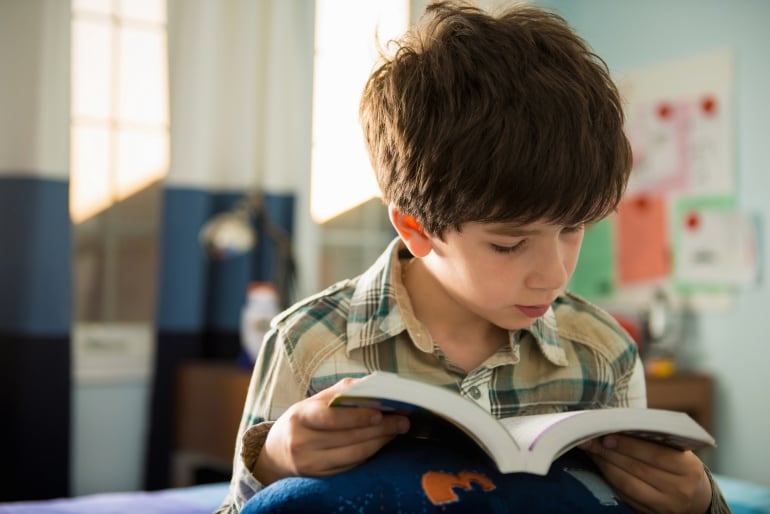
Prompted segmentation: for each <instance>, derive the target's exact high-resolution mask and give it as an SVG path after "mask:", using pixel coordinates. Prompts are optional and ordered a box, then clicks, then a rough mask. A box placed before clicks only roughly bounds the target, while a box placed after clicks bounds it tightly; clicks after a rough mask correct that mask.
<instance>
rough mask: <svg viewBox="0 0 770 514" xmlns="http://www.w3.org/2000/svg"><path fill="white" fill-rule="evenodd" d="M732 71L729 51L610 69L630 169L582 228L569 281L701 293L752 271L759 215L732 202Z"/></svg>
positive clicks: (602, 287) (607, 292)
mask: <svg viewBox="0 0 770 514" xmlns="http://www.w3.org/2000/svg"><path fill="white" fill-rule="evenodd" d="M733 77H734V73H733V58H732V54H731V53H730V52H727V51H720V52H715V53H710V54H707V55H702V56H697V57H694V58H689V59H684V60H680V61H676V62H670V63H665V64H662V65H657V66H654V67H648V68H644V69H639V70H633V71H630V72H627V73H624V74H622V75H621V76H619V77H617V82H618V86H619V88H620V91H621V95H622V96H623V98H624V102H625V106H626V135H627V136H628V139H629V141H630V143H631V147H632V150H633V155H634V159H633V170H632V172H631V178H630V181H629V185H628V189H627V191H626V195H625V196H624V199H623V201H622V202H621V204H620V205H619V207H618V210H617V212H616V213H614V214H613V215H611V216H610V217H608V218H606V219H605V220H602V221H601V222H599V223H597V224H595V225H593V226H591V227H589V228H588V229H587V230H586V234H585V239H584V243H583V250H582V252H581V256H580V260H579V262H578V266H577V269H576V271H575V274H574V276H573V279H572V281H571V283H570V289H571V290H573V291H574V292H576V293H578V294H581V295H583V296H585V297H587V298H588V299H590V300H594V301H599V302H601V301H607V300H611V299H613V298H623V297H624V296H628V294H629V293H630V292H633V294H632V295H631V296H634V295H635V296H636V297H639V292H640V291H641V292H642V293H641V296H642V297H644V294H645V292H649V291H652V290H655V289H660V288H661V287H665V288H666V289H668V290H669V291H673V292H675V293H676V294H679V295H687V296H698V297H700V298H701V300H702V299H703V298H709V297H716V295H719V296H720V297H721V298H724V295H725V294H730V293H731V292H733V291H734V290H736V289H737V288H739V287H742V286H745V285H747V284H751V283H753V282H755V281H756V280H757V277H758V274H759V270H758V262H759V259H758V248H757V246H758V245H757V237H756V234H757V233H758V232H757V230H758V229H757V220H756V219H754V218H753V217H751V216H749V215H748V214H747V213H744V212H742V211H741V209H740V207H739V206H738V205H737V201H736V183H737V174H736V169H735V156H734V140H735V135H734V134H735V132H734V124H733V121H734V118H733ZM701 303H703V302H701ZM706 303H707V302H706Z"/></svg>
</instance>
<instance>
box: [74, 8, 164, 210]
mask: <svg viewBox="0 0 770 514" xmlns="http://www.w3.org/2000/svg"><path fill="white" fill-rule="evenodd" d="M72 13H73V24H72V127H71V157H70V160H71V162H70V167H71V182H70V216H71V217H72V220H73V222H75V223H80V222H82V221H84V220H86V219H88V218H89V217H91V216H93V215H94V214H96V213H98V212H100V211H102V210H104V209H106V208H107V207H109V206H110V205H112V204H113V203H114V202H116V201H119V200H122V199H124V198H126V197H128V196H130V195H131V194H133V193H135V192H136V191H138V190H140V189H142V188H144V187H145V186H147V185H148V184H150V183H152V182H155V181H157V180H158V179H159V178H161V177H163V176H164V175H165V174H166V173H167V171H168V164H169V136H168V79H167V67H168V64H167V53H166V3H165V0H122V1H121V0H72Z"/></svg>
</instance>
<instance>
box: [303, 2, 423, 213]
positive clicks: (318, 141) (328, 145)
mask: <svg viewBox="0 0 770 514" xmlns="http://www.w3.org/2000/svg"><path fill="white" fill-rule="evenodd" d="M408 15H409V2H408V0H400V1H394V0H316V28H315V31H316V32H315V37H316V43H315V45H316V54H315V74H314V89H313V147H312V163H311V181H310V212H311V215H312V217H313V220H314V221H315V222H317V223H323V222H324V221H327V220H329V219H331V218H333V217H335V216H337V215H339V214H341V213H342V212H345V211H346V210H348V209H350V208H352V207H355V206H357V205H359V204H361V203H363V202H365V201H366V200H368V199H370V198H372V197H374V196H377V195H378V194H379V190H378V188H377V183H376V181H375V179H374V173H373V171H372V170H371V165H370V164H369V157H368V156H367V154H366V151H365V149H364V140H363V135H362V133H361V126H360V124H359V122H358V103H359V100H360V97H361V91H362V90H363V87H364V84H365V82H366V79H367V78H368V76H369V73H370V72H371V71H372V69H373V65H374V63H375V61H376V59H377V55H378V53H377V46H376V40H375V34H376V35H377V37H378V39H379V41H380V42H381V44H382V45H383V46H385V44H386V43H387V41H388V40H390V39H392V38H394V37H395V36H398V35H399V34H400V33H402V32H403V31H404V29H405V28H406V26H407V24H408Z"/></svg>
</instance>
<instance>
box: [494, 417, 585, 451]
mask: <svg viewBox="0 0 770 514" xmlns="http://www.w3.org/2000/svg"><path fill="white" fill-rule="evenodd" d="M577 414H578V412H557V413H553V414H535V415H531V416H517V417H513V418H504V419H501V420H500V423H501V424H502V425H503V426H504V427H505V428H506V430H508V432H509V433H510V434H511V435H512V436H513V438H514V439H516V441H517V442H518V443H519V448H522V449H526V450H529V451H532V449H533V448H534V446H535V443H536V442H537V440H538V438H539V437H540V436H542V435H543V433H545V432H546V430H548V428H549V427H551V426H553V425H557V424H559V423H562V422H564V420H565V419H568V418H570V417H572V416H576V415H577Z"/></svg>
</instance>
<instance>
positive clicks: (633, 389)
mask: <svg viewBox="0 0 770 514" xmlns="http://www.w3.org/2000/svg"><path fill="white" fill-rule="evenodd" d="M627 401H628V406H629V407H639V408H644V407H647V383H646V382H645V379H644V366H643V365H642V359H640V358H639V357H638V356H637V358H636V363H635V364H634V370H633V371H632V372H631V378H630V379H629V381H628V393H627Z"/></svg>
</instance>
